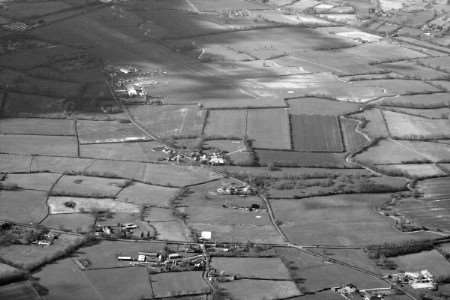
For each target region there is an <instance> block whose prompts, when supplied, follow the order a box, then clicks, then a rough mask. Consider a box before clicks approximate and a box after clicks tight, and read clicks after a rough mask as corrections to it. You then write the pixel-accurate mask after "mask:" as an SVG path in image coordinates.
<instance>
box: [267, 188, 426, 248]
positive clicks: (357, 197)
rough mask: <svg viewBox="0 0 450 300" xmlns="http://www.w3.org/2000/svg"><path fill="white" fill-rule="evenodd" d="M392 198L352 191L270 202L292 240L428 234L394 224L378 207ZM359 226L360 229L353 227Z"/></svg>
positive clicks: (342, 241)
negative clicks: (408, 230)
mask: <svg viewBox="0 0 450 300" xmlns="http://www.w3.org/2000/svg"><path fill="white" fill-rule="evenodd" d="M389 199H390V195H389V194H353V195H336V196H328V197H311V198H304V199H300V200H276V201H271V202H272V208H273V210H274V214H275V217H276V218H277V219H278V220H280V221H281V222H282V225H281V228H282V230H283V231H284V232H285V233H286V234H287V236H288V237H289V239H290V240H291V241H293V242H298V243H303V244H328V245H367V244H374V243H375V244H376V243H383V242H385V241H398V240H407V239H412V238H415V237H416V238H419V237H421V236H422V237H423V236H427V234H421V233H419V234H417V235H411V234H404V233H401V232H398V231H397V230H395V229H394V228H392V224H391V223H392V221H391V220H390V219H389V218H386V217H384V216H381V215H379V214H378V213H377V212H376V211H375V207H377V206H380V205H382V204H383V203H384V202H386V201H388V200H389ZM356 226H357V227H358V230H353V228H355V227H356ZM317 228H320V231H318V230H317Z"/></svg>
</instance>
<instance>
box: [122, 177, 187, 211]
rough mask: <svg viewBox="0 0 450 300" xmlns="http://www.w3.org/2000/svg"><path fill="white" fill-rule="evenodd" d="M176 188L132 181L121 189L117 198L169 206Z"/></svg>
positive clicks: (138, 203)
mask: <svg viewBox="0 0 450 300" xmlns="http://www.w3.org/2000/svg"><path fill="white" fill-rule="evenodd" d="M178 191H179V190H178V189H176V188H170V187H161V186H156V185H149V184H143V183H139V182H134V183H132V184H131V185H129V186H127V187H126V188H125V189H123V190H122V191H121V192H120V193H119V194H118V195H117V199H118V200H119V201H122V202H130V203H134V204H136V205H146V206H157V207H166V208H167V207H169V205H170V201H171V200H172V199H173V198H174V197H175V196H176V195H177V194H178Z"/></svg>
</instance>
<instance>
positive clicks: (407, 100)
mask: <svg viewBox="0 0 450 300" xmlns="http://www.w3.org/2000/svg"><path fill="white" fill-rule="evenodd" d="M379 103H381V104H383V105H388V106H398V107H408V108H436V107H445V106H448V105H449V104H450V99H449V97H448V93H434V94H423V95H403V96H399V97H392V98H391V97H389V98H384V99H382V100H381V101H380V102H379Z"/></svg>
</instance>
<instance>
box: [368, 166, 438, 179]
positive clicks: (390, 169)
mask: <svg viewBox="0 0 450 300" xmlns="http://www.w3.org/2000/svg"><path fill="white" fill-rule="evenodd" d="M376 167H377V168H378V169H380V170H383V172H385V173H386V174H393V175H394V174H398V175H404V176H407V177H410V178H426V177H438V176H444V175H445V174H446V173H445V172H444V171H442V170H441V168H439V167H438V166H437V165H436V164H426V163H424V164H390V165H377V166H376Z"/></svg>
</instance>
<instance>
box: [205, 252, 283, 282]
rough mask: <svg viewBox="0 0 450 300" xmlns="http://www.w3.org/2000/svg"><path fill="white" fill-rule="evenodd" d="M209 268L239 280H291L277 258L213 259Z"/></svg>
mask: <svg viewBox="0 0 450 300" xmlns="http://www.w3.org/2000/svg"><path fill="white" fill-rule="evenodd" d="M211 266H212V268H214V269H216V270H217V272H222V271H224V272H225V274H234V275H236V276H237V277H239V278H254V279H280V280H281V279H284V280H290V279H291V277H290V275H289V271H288V269H287V268H286V266H285V265H284V264H283V262H282V261H281V260H280V258H278V257H274V258H254V257H245V258H239V257H237V258H234V257H214V258H213V259H212V261H211Z"/></svg>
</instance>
